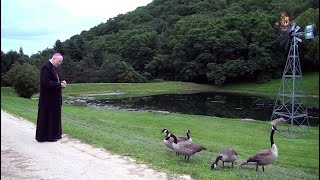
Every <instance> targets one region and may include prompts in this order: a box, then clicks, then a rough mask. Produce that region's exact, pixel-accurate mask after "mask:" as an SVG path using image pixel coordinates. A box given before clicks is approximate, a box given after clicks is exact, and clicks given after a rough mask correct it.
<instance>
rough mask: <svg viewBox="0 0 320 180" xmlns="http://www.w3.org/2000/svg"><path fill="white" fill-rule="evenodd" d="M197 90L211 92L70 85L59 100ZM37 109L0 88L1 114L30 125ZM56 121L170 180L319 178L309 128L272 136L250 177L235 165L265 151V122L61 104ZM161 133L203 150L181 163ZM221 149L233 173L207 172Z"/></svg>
mask: <svg viewBox="0 0 320 180" xmlns="http://www.w3.org/2000/svg"><path fill="white" fill-rule="evenodd" d="M317 83H318V82H317ZM265 84H266V83H265ZM140 85H141V86H140ZM263 85H264V84H263ZM128 86H129V87H128ZM248 86H250V85H248ZM252 86H253V85H252ZM259 86H261V84H259ZM269 86H271V85H269ZM179 87H180V88H179ZM202 88H207V89H206V90H208V89H212V90H214V88H215V87H213V86H206V85H204V86H202V85H196V84H192V83H177V82H169V83H144V84H74V85H72V84H70V85H69V86H68V88H67V89H65V90H64V92H63V95H64V96H68V95H70V94H82V93H92V94H97V93H109V92H114V91H117V90H121V91H125V92H132V93H133V94H140V93H141V94H144V93H150V94H153V93H156V92H161V93H163V92H166V93H167V92H187V91H191V90H197V91H202V90H203V89H202ZM248 88H249V87H248ZM251 88H252V89H254V87H251ZM230 89H231V88H230ZM233 89H234V90H236V89H237V87H236V86H234V87H233ZM249 89H250V88H249ZM277 89H278V88H277ZM277 89H276V90H275V92H277ZM243 91H247V90H243ZM37 108H38V101H37V100H35V99H24V98H19V97H17V96H16V94H15V93H14V92H13V90H12V89H11V88H1V109H3V110H6V111H7V112H9V113H12V114H15V115H17V116H20V117H23V118H25V119H27V120H30V121H31V122H33V123H35V122H36V118H37ZM62 121H63V132H64V133H65V134H67V135H68V136H70V137H72V138H76V139H79V140H81V141H83V142H85V143H88V144H91V145H94V146H96V147H101V148H105V149H107V150H109V151H111V152H113V153H115V154H120V155H123V156H130V157H131V158H133V159H135V160H137V162H139V163H146V164H149V165H150V166H151V167H153V168H155V169H159V170H162V171H167V172H168V173H169V174H170V175H172V176H175V175H177V174H189V175H191V177H192V178H194V179H279V180H280V179H281V180H282V179H288V180H289V179H290V180H291V179H319V128H318V127H311V128H310V130H311V134H310V135H306V136H302V137H298V138H294V139H289V138H286V137H283V136H280V135H278V134H277V132H276V133H275V138H274V139H275V143H276V144H277V146H278V149H279V157H278V159H277V161H276V162H275V163H274V164H272V165H269V166H266V167H265V172H262V171H261V169H259V172H256V171H255V167H254V166H246V167H242V168H240V164H241V163H242V162H243V161H245V160H246V159H247V158H248V157H249V156H251V155H253V154H254V153H255V152H257V151H260V150H262V149H266V148H269V147H270V141H269V136H270V127H269V124H268V123H267V122H263V121H244V120H240V119H226V118H218V117H209V116H197V115H186V114H159V113H152V112H130V111H123V110H106V109H96V108H93V107H78V106H72V105H66V104H64V105H63V108H62ZM163 128H168V129H169V130H171V131H173V132H174V133H175V134H176V135H185V133H186V130H187V129H190V130H191V131H192V134H191V136H192V139H193V142H194V143H195V144H199V145H202V146H204V147H206V148H207V150H206V151H203V152H200V153H198V154H196V155H194V156H192V157H191V158H190V161H189V163H185V162H184V159H183V157H182V156H176V155H175V154H174V152H172V151H171V150H169V149H168V148H167V147H166V146H165V145H164V144H163V142H162V139H163V137H164V135H163V134H160V130H161V129H163ZM225 147H232V148H234V149H236V151H237V152H238V160H237V162H238V164H237V165H235V167H234V168H229V164H226V166H227V167H225V168H222V164H221V163H219V165H218V168H217V169H216V170H215V171H211V170H210V165H211V163H212V161H213V159H215V158H216V155H217V153H218V152H219V151H220V150H221V149H222V148H225Z"/></svg>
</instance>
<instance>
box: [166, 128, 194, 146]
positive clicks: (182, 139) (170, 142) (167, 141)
mask: <svg viewBox="0 0 320 180" xmlns="http://www.w3.org/2000/svg"><path fill="white" fill-rule="evenodd" d="M161 133H166V136H165V138H164V139H163V143H164V144H165V145H166V146H167V147H168V148H170V149H173V147H172V143H173V138H172V137H170V136H169V133H170V131H169V130H168V129H162V130H161ZM190 134H191V131H190V130H189V129H188V131H187V137H184V136H178V137H177V141H178V142H181V141H188V142H192V139H191V137H190Z"/></svg>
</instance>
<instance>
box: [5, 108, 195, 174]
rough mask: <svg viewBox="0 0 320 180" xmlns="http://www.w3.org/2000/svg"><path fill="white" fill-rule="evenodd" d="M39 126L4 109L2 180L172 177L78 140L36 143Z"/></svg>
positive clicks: (68, 139) (65, 138) (66, 138)
mask: <svg viewBox="0 0 320 180" xmlns="http://www.w3.org/2000/svg"><path fill="white" fill-rule="evenodd" d="M34 136H35V125H34V124H33V123H31V122H29V121H26V120H23V119H21V118H17V117H15V116H12V115H10V114H8V113H6V112H5V111H3V110H1V179H68V180H69V179H77V180H82V179H94V180H100V179H108V180H112V179H115V180H121V179H123V180H128V179H134V180H140V179H141V180H144V179H148V180H150V179H152V180H162V179H191V178H190V177H189V176H183V177H172V176H170V175H168V174H166V173H164V172H158V171H155V170H152V169H150V168H149V167H148V166H146V165H141V164H137V163H135V162H134V161H133V160H131V159H129V158H127V157H123V156H119V155H113V154H111V153H109V152H107V151H105V150H103V149H98V148H93V147H92V146H89V145H87V144H84V143H81V142H79V141H77V140H74V139H71V138H68V137H67V136H66V135H63V138H62V139H61V140H59V141H57V142H44V143H39V142H37V141H36V140H35V138H34Z"/></svg>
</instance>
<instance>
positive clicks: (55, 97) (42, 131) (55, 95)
mask: <svg viewBox="0 0 320 180" xmlns="http://www.w3.org/2000/svg"><path fill="white" fill-rule="evenodd" d="M59 78H60V77H59V74H58V72H57V71H56V69H55V68H54V66H53V65H52V63H51V62H50V61H46V62H44V63H43V64H42V66H41V71H40V96H39V104H38V118H37V129H36V140H38V141H55V140H57V139H61V135H62V128H61V105H62V90H61V85H60V81H59Z"/></svg>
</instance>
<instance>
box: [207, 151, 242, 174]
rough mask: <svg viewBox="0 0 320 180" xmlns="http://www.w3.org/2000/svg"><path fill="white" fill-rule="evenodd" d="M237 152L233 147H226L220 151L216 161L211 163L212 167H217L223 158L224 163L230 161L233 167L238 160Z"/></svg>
mask: <svg viewBox="0 0 320 180" xmlns="http://www.w3.org/2000/svg"><path fill="white" fill-rule="evenodd" d="M237 155H238V154H237V152H236V151H235V150H234V149H232V148H226V149H223V150H221V151H220V153H219V155H218V157H217V158H216V161H215V162H213V163H212V165H211V169H212V170H213V169H215V168H216V167H217V165H218V162H219V161H220V160H221V161H222V165H223V166H224V162H230V163H232V165H231V166H232V167H233V163H234V162H235V160H237Z"/></svg>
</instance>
